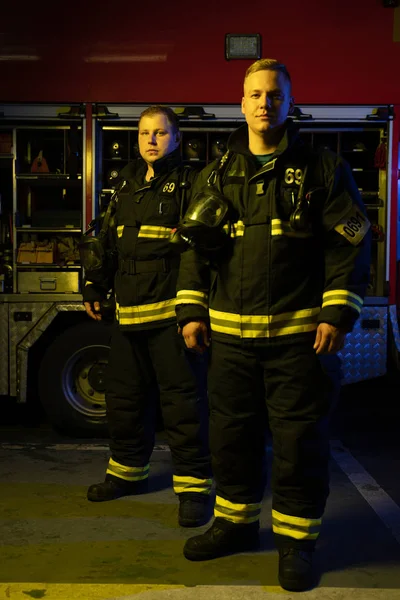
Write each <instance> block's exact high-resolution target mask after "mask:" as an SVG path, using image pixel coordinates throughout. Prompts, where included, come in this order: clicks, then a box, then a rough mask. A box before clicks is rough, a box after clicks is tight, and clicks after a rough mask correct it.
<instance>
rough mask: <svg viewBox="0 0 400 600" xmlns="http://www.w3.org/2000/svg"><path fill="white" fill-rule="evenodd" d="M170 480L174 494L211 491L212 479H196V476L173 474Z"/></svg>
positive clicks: (207, 492) (208, 492)
mask: <svg viewBox="0 0 400 600" xmlns="http://www.w3.org/2000/svg"><path fill="white" fill-rule="evenodd" d="M172 480H173V487H174V492H175V494H181V493H182V492H198V493H200V494H207V495H208V494H210V492H211V485H212V479H197V477H186V476H185V475H173V477H172Z"/></svg>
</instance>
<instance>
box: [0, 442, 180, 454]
mask: <svg viewBox="0 0 400 600" xmlns="http://www.w3.org/2000/svg"><path fill="white" fill-rule="evenodd" d="M27 448H29V449H32V450H56V451H59V450H61V451H62V450H79V451H81V450H84V451H86V450H95V451H102V452H104V451H107V450H109V446H108V445H102V444H43V443H42V444H41V443H36V442H34V443H30V442H22V443H20V444H18V443H16V444H15V443H14V444H7V443H3V444H0V450H25V449H27ZM154 451H158V452H169V446H168V445H167V444H156V445H155V446H154Z"/></svg>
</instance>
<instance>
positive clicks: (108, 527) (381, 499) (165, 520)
mask: <svg viewBox="0 0 400 600" xmlns="http://www.w3.org/2000/svg"><path fill="white" fill-rule="evenodd" d="M374 385H375V388H376V392H377V395H376V398H379V403H378V402H376V401H375V402H373V401H371V402H370V403H366V402H365V395H364V394H365V389H364V388H363V386H360V385H358V384H356V385H354V386H352V389H347V390H346V392H345V393H344V394H343V398H342V400H341V404H340V406H339V408H338V411H337V415H336V417H335V421H334V424H333V428H332V455H333V459H332V469H331V471H332V476H331V495H330V498H329V501H328V505H327V510H326V514H325V518H324V521H323V529H322V533H321V537H320V540H319V543H318V553H316V562H317V564H318V566H319V568H320V570H321V572H322V575H321V580H320V585H319V587H318V588H317V589H315V590H313V591H310V592H304V593H302V594H293V593H289V592H285V591H284V590H282V589H281V588H280V586H279V584H278V579H277V564H278V561H277V554H276V551H275V550H274V548H273V544H272V536H271V517H270V511H271V499H270V494H269V491H268V490H267V493H266V496H265V501H264V505H263V511H262V519H261V524H262V548H261V550H260V551H259V552H256V553H247V554H241V555H236V556H231V557H224V558H220V559H217V560H214V561H208V562H200V563H193V562H190V561H187V560H186V559H185V558H184V557H183V555H182V547H183V544H184V541H185V540H186V539H187V538H189V537H191V536H192V535H195V534H196V533H197V532H199V531H203V530H205V529H207V526H204V527H203V528H200V529H197V530H185V529H182V528H179V527H178V526H177V501H176V497H175V496H174V494H173V491H172V488H171V462H170V454H169V450H168V448H167V446H166V445H165V440H164V437H163V433H160V434H159V436H158V445H157V446H156V448H155V451H154V454H153V457H152V461H151V473H150V491H149V493H148V494H146V495H144V496H138V497H128V498H121V499H119V500H116V501H113V502H107V503H99V504H93V503H90V502H88V501H87V500H86V489H87V486H88V485H90V484H91V483H94V482H97V481H101V480H102V479H103V477H104V468H105V465H106V463H107V460H108V448H107V441H106V440H71V439H66V438H62V437H61V436H59V435H58V434H56V433H55V432H53V431H52V430H51V428H50V427H49V426H48V425H47V424H46V423H40V424H34V425H31V426H27V424H26V423H25V424H24V425H21V424H20V423H12V424H10V425H8V426H4V427H2V428H0V440H1V443H0V481H1V484H0V489H1V492H0V540H1V541H0V599H3V598H5V599H6V598H7V599H8V598H11V599H12V600H19V599H21V600H22V599H25V600H26V598H45V599H48V600H61V599H62V600H64V599H65V600H67V599H68V600H71V599H73V600H75V599H79V600H111V599H113V600H117V599H119V600H128V599H130V598H135V600H136V599H138V600H139V599H142V598H143V599H146V600H167V599H174V600H195V599H196V600H203V599H204V600H214V599H218V600H225V599H226V600H228V599H229V600H239V599H240V600H245V599H246V600H247V599H249V600H261V599H265V600H272V599H279V598H288V599H292V598H299V597H304V598H310V599H317V598H318V600H325V599H332V600H345V599H346V600H347V599H350V598H352V599H354V600H370V599H371V600H372V599H378V598H379V599H381V600H395V599H396V600H400V508H399V507H400V442H399V438H400V436H399V434H398V432H399V428H400V409H399V407H398V406H397V403H396V398H395V396H394V394H395V393H397V389H398V388H390V387H388V385H387V383H386V382H384V387H383V388H382V387H381V386H380V385H379V382H378V383H375V384H374ZM364 387H365V386H364ZM368 388H369V391H370V392H371V386H368ZM375 388H374V389H375ZM383 392H384V394H383ZM392 394H393V395H392ZM384 398H386V402H384V400H383V399H384ZM392 398H394V400H393V401H392ZM399 404H400V402H399ZM268 457H269V460H271V457H272V452H271V449H270V448H269V449H268Z"/></svg>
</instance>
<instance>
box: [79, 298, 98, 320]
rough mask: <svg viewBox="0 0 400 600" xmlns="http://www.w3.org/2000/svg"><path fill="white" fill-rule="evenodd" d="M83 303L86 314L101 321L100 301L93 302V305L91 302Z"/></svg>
mask: <svg viewBox="0 0 400 600" xmlns="http://www.w3.org/2000/svg"><path fill="white" fill-rule="evenodd" d="M83 304H84V306H85V310H86V312H87V314H88V315H89V317H90V318H91V319H94V320H95V321H101V314H100V302H93V307H92V303H91V302H84V303H83ZM93 309H94V310H93Z"/></svg>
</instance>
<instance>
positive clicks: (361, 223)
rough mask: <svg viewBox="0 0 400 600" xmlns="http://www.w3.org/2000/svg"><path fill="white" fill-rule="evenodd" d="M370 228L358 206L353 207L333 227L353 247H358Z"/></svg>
mask: <svg viewBox="0 0 400 600" xmlns="http://www.w3.org/2000/svg"><path fill="white" fill-rule="evenodd" d="M370 227H371V223H370V222H369V220H368V219H367V217H366V216H365V215H364V214H363V213H362V212H361V210H360V209H359V208H358V206H356V205H353V207H352V208H351V210H350V211H349V212H348V213H347V215H346V216H345V217H343V219H341V220H340V221H339V223H338V224H337V225H336V227H335V231H337V232H338V233H340V235H342V236H343V237H345V238H346V240H347V241H348V242H350V244H352V245H353V246H358V244H359V243H360V242H361V240H362V239H363V238H364V236H365V235H366V233H367V231H368V230H369V228H370Z"/></svg>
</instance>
